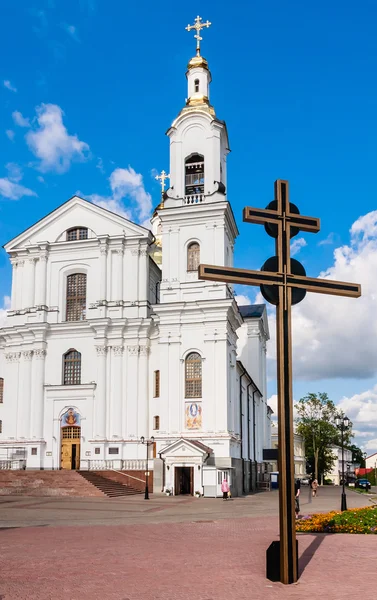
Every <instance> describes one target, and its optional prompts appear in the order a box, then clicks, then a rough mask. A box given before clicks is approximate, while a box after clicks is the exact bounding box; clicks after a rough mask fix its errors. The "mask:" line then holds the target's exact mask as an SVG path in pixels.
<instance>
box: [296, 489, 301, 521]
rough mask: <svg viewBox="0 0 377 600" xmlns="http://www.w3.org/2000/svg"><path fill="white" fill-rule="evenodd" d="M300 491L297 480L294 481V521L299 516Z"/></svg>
mask: <svg viewBox="0 0 377 600" xmlns="http://www.w3.org/2000/svg"><path fill="white" fill-rule="evenodd" d="M300 489H301V482H300V480H299V479H296V481H295V513H296V519H298V516H299V514H300Z"/></svg>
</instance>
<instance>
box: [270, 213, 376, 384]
mask: <svg viewBox="0 0 377 600" xmlns="http://www.w3.org/2000/svg"><path fill="white" fill-rule="evenodd" d="M373 273H377V211H373V212H371V213H368V214H367V215H365V216H362V217H360V218H359V219H357V221H356V222H355V223H354V224H353V225H352V228H351V238H350V243H349V245H345V246H341V247H339V248H336V249H335V251H334V263H333V265H332V266H331V267H329V268H328V269H327V270H326V271H324V272H323V273H320V275H319V276H320V277H322V278H325V279H334V280H337V281H350V282H357V283H360V284H361V287H362V296H361V298H352V299H351V298H340V297H335V296H327V295H318V294H313V293H308V294H307V295H306V298H305V299H304V301H303V302H301V303H300V304H298V305H297V306H294V307H293V309H292V317H293V319H292V322H293V368H294V371H293V373H294V377H295V378H298V379H303V380H308V381H313V380H319V379H324V378H337V377H342V378H360V379H362V378H366V377H373V376H374V375H375V374H376V372H377V319H376V303H377V278H376V277H374V276H373V275H372V274H373ZM269 321H270V332H271V338H272V339H271V341H270V342H269V344H268V358H269V366H270V368H271V369H270V372H271V373H272V372H274V371H275V365H274V364H272V361H274V359H275V353H276V348H275V311H270V314H269ZM272 369H273V370H272Z"/></svg>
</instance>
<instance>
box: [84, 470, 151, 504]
mask: <svg viewBox="0 0 377 600" xmlns="http://www.w3.org/2000/svg"><path fill="white" fill-rule="evenodd" d="M78 473H79V474H80V475H81V476H82V477H83V478H84V479H86V481H88V482H89V483H91V484H92V485H93V486H95V487H96V488H97V489H98V490H100V491H101V492H102V493H103V494H105V495H106V496H108V497H109V498H118V497H120V496H133V495H135V494H142V493H143V492H142V491H141V490H137V489H136V488H134V487H132V486H129V485H124V484H123V483H119V482H118V481H114V480H112V479H108V478H107V477H106V476H102V475H99V474H98V473H96V472H94V471H78Z"/></svg>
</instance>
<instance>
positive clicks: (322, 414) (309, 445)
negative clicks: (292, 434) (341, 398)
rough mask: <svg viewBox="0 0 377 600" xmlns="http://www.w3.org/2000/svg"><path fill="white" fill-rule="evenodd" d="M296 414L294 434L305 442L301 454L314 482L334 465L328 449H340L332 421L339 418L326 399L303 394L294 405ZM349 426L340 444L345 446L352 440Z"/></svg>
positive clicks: (322, 396)
mask: <svg viewBox="0 0 377 600" xmlns="http://www.w3.org/2000/svg"><path fill="white" fill-rule="evenodd" d="M295 408H296V411H297V419H296V423H297V433H298V434H300V435H302V437H303V438H304V442H305V454H306V459H307V461H308V463H309V467H310V469H311V472H312V473H314V477H315V478H316V479H318V480H319V479H320V475H326V473H328V472H329V471H331V469H332V466H333V464H334V456H333V453H332V446H334V445H338V446H339V445H340V439H341V434H340V431H339V429H338V428H337V427H336V425H335V417H336V416H337V415H338V416H341V417H343V416H344V415H343V413H341V412H340V411H339V410H337V408H336V406H335V404H334V402H333V401H332V400H330V399H329V397H328V395H327V394H325V393H323V392H320V393H318V394H313V393H310V394H307V395H306V396H304V397H303V398H301V399H300V400H299V402H298V403H297V404H296V405H295ZM351 427H352V424H351V423H350V427H349V429H348V431H347V432H345V436H344V443H345V445H346V444H347V443H349V440H350V438H351V436H352V432H351Z"/></svg>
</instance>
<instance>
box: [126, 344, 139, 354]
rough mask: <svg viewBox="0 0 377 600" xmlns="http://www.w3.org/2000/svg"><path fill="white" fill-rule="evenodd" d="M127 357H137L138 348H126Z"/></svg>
mask: <svg viewBox="0 0 377 600" xmlns="http://www.w3.org/2000/svg"><path fill="white" fill-rule="evenodd" d="M127 350H128V354H129V356H137V355H138V354H139V346H127Z"/></svg>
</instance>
